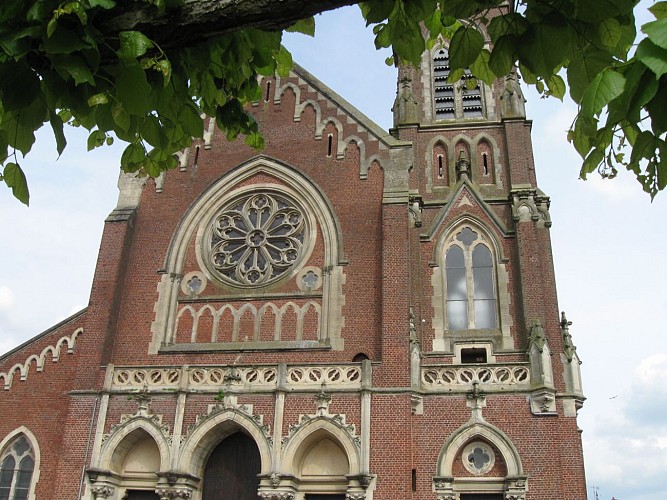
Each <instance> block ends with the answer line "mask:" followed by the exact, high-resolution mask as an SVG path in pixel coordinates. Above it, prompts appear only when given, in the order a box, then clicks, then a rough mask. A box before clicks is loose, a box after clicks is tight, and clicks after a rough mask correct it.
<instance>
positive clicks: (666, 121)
mask: <svg viewBox="0 0 667 500" xmlns="http://www.w3.org/2000/svg"><path fill="white" fill-rule="evenodd" d="M665 79H667V77H663V78H662V80H660V82H659V83H660V84H659V85H657V89H656V91H655V94H654V95H653V96H651V100H650V101H649V102H647V104H646V110H647V111H648V114H649V116H650V117H651V130H653V133H654V134H656V135H661V134H664V133H665V132H667V113H666V112H665V103H667V85H666V83H667V82H665ZM653 81H654V80H653ZM644 97H646V96H644ZM663 161H667V158H663Z"/></svg>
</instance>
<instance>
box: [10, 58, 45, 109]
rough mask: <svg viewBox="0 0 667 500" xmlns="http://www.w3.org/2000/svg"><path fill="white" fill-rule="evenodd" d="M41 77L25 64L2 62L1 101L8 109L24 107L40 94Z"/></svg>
mask: <svg viewBox="0 0 667 500" xmlns="http://www.w3.org/2000/svg"><path fill="white" fill-rule="evenodd" d="M39 91H40V87H39V77H38V76H37V74H36V73H35V72H34V71H33V70H32V69H31V68H28V67H27V66H25V65H24V64H20V63H15V62H5V63H2V64H0V102H1V103H2V107H3V108H4V109H5V110H6V111H14V110H19V109H22V108H24V107H26V106H28V105H29V104H30V103H32V102H33V101H34V100H35V99H36V98H37V96H38V95H39Z"/></svg>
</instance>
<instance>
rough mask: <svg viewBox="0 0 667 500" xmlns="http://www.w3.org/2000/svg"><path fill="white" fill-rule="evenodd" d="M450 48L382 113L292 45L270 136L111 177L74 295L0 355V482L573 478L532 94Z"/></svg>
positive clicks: (266, 93) (405, 482) (569, 486)
mask: <svg viewBox="0 0 667 500" xmlns="http://www.w3.org/2000/svg"><path fill="white" fill-rule="evenodd" d="M448 64H449V63H448V52H447V49H446V48H445V47H436V48H434V49H433V50H431V51H427V52H425V53H424V55H423V57H422V62H421V66H420V67H419V68H418V69H417V68H412V67H400V68H399V71H398V89H397V96H396V101H395V103H394V106H393V113H394V127H393V128H392V129H391V130H389V131H388V132H387V131H385V130H382V129H380V128H379V127H378V126H377V125H375V124H374V123H372V122H371V121H370V120H369V119H368V118H366V117H365V116H364V115H363V114H362V113H361V112H360V111H358V110H357V109H355V108H354V107H353V106H352V105H350V104H349V103H348V102H346V101H345V100H344V99H343V98H342V97H340V96H339V95H337V94H336V93H335V92H334V91H333V90H331V89H330V88H328V87H327V86H326V85H325V84H323V83H322V82H320V81H319V80H318V79H317V78H315V77H314V76H313V75H311V74H309V73H308V72H307V71H306V70H304V69H303V68H301V67H298V66H295V68H294V69H293V71H292V73H291V74H290V76H289V77H288V78H277V77H276V78H270V79H263V80H262V81H261V85H262V89H263V97H262V99H261V101H260V102H257V103H253V105H252V107H251V111H252V113H253V114H254V116H255V118H256V119H257V121H258V122H259V123H260V129H261V131H262V132H263V134H264V137H265V139H266V144H267V146H266V148H265V149H264V150H263V151H261V152H258V151H256V150H253V149H251V148H249V147H247V146H245V145H243V144H242V142H240V141H237V142H228V141H227V140H226V138H225V136H224V134H222V133H221V132H220V131H219V130H217V129H216V127H215V123H214V120H210V121H209V120H207V121H206V126H207V130H206V133H205V136H204V138H203V139H202V140H198V141H196V142H195V143H194V144H193V145H192V147H191V148H190V149H189V150H186V151H184V152H183V153H182V154H181V156H180V168H178V169H176V170H174V171H170V172H168V173H166V174H164V175H163V176H161V177H159V178H157V179H155V180H152V179H150V180H146V179H144V178H135V177H132V176H130V175H122V176H121V178H120V180H119V197H118V203H117V206H116V208H115V209H114V210H113V211H112V212H111V214H110V215H109V216H108V218H107V219H106V221H105V229H104V234H103V237H102V243H101V248H100V253H99V258H98V261H97V268H96V272H95V276H94V281H93V285H92V290H91V295H90V302H89V305H88V307H87V308H86V309H84V310H83V311H81V312H79V313H78V314H76V315H74V316H72V317H70V318H68V319H66V320H65V321H63V322H61V323H60V324H58V325H55V326H54V327H52V328H51V329H49V330H47V331H46V332H44V333H42V334H40V335H38V336H36V337H34V338H33V339H31V340H30V341H28V342H26V343H25V344H23V345H21V346H19V347H18V348H16V349H14V350H13V351H11V352H10V353H7V354H5V355H3V356H2V357H0V387H1V388H2V390H0V415H2V418H0V500H19V499H38V500H56V499H57V500H63V499H65V500H80V499H93V500H120V499H126V500H171V499H192V500H222V499H225V500H252V499H257V498H260V499H265V500H362V499H363V500H409V499H412V500H501V499H502V500H537V499H545V500H556V499H557V500H583V499H585V498H586V487H585V479H584V466H583V456H582V446H581V439H580V430H579V429H578V427H577V411H578V409H579V408H580V407H581V405H582V403H583V400H584V396H583V393H582V386H581V378H580V371H579V364H580V361H579V358H578V356H577V353H576V350H575V347H574V345H573V343H572V338H571V336H570V333H569V331H568V326H569V322H568V321H567V318H565V317H564V316H563V317H561V316H560V315H559V312H558V304H557V298H556V287H555V280H554V272H553V264H552V255H551V244H550V236H549V227H550V225H551V219H550V216H549V203H550V201H549V198H548V197H547V196H546V195H545V194H544V193H543V192H542V191H541V190H540V189H539V187H538V186H537V183H536V177H535V166H534V162H533V156H532V151H531V139H530V129H531V122H530V121H528V120H526V116H525V110H524V99H523V95H522V93H521V89H520V87H519V85H518V81H517V77H516V75H508V76H507V77H506V78H504V79H502V80H499V81H497V82H496V83H495V84H494V85H493V86H486V85H484V84H481V83H479V84H478V85H477V86H474V81H473V82H471V84H470V85H465V84H464V83H463V82H461V83H459V84H456V85H452V84H449V83H447V81H446V77H447V75H448V73H449V66H448ZM470 78H471V76H470V75H469V74H467V75H465V76H464V77H463V79H464V80H466V79H470ZM473 87H474V88H473Z"/></svg>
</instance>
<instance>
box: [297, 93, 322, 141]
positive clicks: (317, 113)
mask: <svg viewBox="0 0 667 500" xmlns="http://www.w3.org/2000/svg"><path fill="white" fill-rule="evenodd" d="M308 106H310V107H312V108H313V111H315V126H316V127H319V124H320V120H322V108H320V104H319V103H318V102H316V101H313V100H312V99H308V100H306V101H303V102H301V103H300V102H298V101H297V102H296V103H295V105H294V121H295V122H300V121H301V115H303V112H304V111H305V110H306V107H308ZM321 137H322V133H321V132H320V135H319V137H318V135H317V132H315V138H316V139H319V138H321Z"/></svg>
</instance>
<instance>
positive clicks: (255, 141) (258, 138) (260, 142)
mask: <svg viewBox="0 0 667 500" xmlns="http://www.w3.org/2000/svg"><path fill="white" fill-rule="evenodd" d="M245 143H246V144H247V145H248V146H250V147H253V148H255V149H263V148H264V137H262V134H260V133H259V132H253V133H252V134H249V135H247V136H246V138H245Z"/></svg>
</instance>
